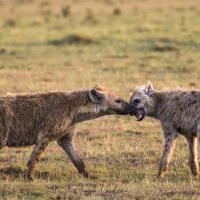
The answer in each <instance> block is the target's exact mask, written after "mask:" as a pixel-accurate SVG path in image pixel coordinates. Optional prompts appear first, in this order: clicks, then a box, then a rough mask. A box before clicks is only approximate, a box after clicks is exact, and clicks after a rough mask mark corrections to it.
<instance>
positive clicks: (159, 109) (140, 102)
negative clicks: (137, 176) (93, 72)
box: [130, 81, 200, 178]
mask: <svg viewBox="0 0 200 200" xmlns="http://www.w3.org/2000/svg"><path fill="white" fill-rule="evenodd" d="M130 104H131V105H133V106H135V107H136V109H137V111H136V118H137V120H138V121H140V120H142V119H143V118H144V117H145V116H149V117H153V118H155V119H158V120H160V122H161V124H162V128H163V132H164V138H165V145H164V149H163V154H162V159H161V161H160V165H159V171H158V176H157V178H161V177H163V176H164V174H165V172H166V171H167V168H168V164H169V162H170V159H171V155H172V152H173V149H174V146H175V142H176V138H177V136H178V133H179V134H181V135H183V136H184V137H185V138H186V140H187V142H188V148H189V160H188V161H189V166H190V169H191V172H192V174H193V175H198V174H199V167H198V160H197V135H198V134H200V133H199V127H200V126H199V125H200V91H193V90H192V91H188V90H182V89H181V90H173V91H155V90H154V89H153V86H152V84H151V82H150V81H149V82H147V84H146V86H143V87H141V88H139V89H137V90H136V91H134V92H133V94H132V96H131V98H130Z"/></svg>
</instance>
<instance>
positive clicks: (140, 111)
mask: <svg viewBox="0 0 200 200" xmlns="http://www.w3.org/2000/svg"><path fill="white" fill-rule="evenodd" d="M129 102H130V104H131V105H132V106H133V108H134V111H135V112H134V115H135V117H136V119H137V121H141V120H143V119H144V117H145V108H144V105H143V104H142V100H141V99H140V98H138V97H134V96H132V97H131V98H130V101H129Z"/></svg>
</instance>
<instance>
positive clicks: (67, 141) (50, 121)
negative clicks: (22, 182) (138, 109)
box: [0, 86, 134, 180]
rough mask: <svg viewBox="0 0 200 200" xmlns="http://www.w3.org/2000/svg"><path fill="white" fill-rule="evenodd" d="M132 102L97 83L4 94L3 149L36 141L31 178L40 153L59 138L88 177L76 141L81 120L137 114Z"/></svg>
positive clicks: (0, 102)
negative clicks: (89, 86)
mask: <svg viewBox="0 0 200 200" xmlns="http://www.w3.org/2000/svg"><path fill="white" fill-rule="evenodd" d="M133 112H134V110H133V108H132V106H131V105H130V104H129V103H127V102H125V101H124V100H123V99H122V98H120V97H119V96H118V95H116V94H115V93H114V92H112V91H110V90H108V89H106V88H103V87H100V86H94V87H93V88H92V89H90V90H78V91H72V92H50V93H41V94H33V95H19V96H10V97H1V98H0V149H1V148H3V147H4V146H8V147H20V146H27V145H33V144H35V146H34V149H33V151H32V154H31V157H30V160H29V162H28V164H27V166H28V175H27V176H28V179H30V180H32V179H33V178H34V171H35V168H36V166H37V164H38V162H39V160H40V157H41V155H42V153H43V151H44V150H45V148H46V147H47V145H48V144H49V143H50V142H52V141H57V142H58V145H60V146H61V147H62V148H63V149H64V151H65V152H66V153H67V155H68V156H69V157H70V159H71V161H72V162H73V164H74V165H75V167H76V168H77V170H78V171H79V172H80V173H82V174H83V175H84V177H88V176H89V174H88V172H87V170H86V167H85V165H84V162H83V161H82V159H81V158H80V157H79V155H78V153H77V151H76V148H75V146H74V143H73V138H74V135H75V127H76V124H77V123H80V122H83V121H86V120H91V119H94V118H98V117H101V116H104V115H109V114H118V115H126V114H131V115H132V114H133Z"/></svg>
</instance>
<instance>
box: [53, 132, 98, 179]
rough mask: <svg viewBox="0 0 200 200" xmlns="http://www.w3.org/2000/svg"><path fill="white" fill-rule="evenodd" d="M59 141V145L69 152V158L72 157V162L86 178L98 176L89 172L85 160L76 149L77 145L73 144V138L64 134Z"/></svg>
mask: <svg viewBox="0 0 200 200" xmlns="http://www.w3.org/2000/svg"><path fill="white" fill-rule="evenodd" d="M57 142H58V145H59V146H61V147H62V148H63V149H64V151H65V152H66V153H67V155H68V156H69V158H70V159H71V161H72V163H73V164H74V166H75V167H76V168H77V170H78V172H79V173H81V174H83V176H84V177H85V178H91V179H95V178H96V177H93V176H91V175H89V173H88V172H87V170H86V167H85V164H84V162H83V160H82V159H81V157H80V156H79V155H78V153H77V151H76V147H75V146H74V144H73V141H72V138H69V137H68V136H63V137H62V138H60V139H59V140H58V141H57Z"/></svg>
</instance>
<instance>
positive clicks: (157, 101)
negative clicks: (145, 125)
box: [149, 91, 165, 120]
mask: <svg viewBox="0 0 200 200" xmlns="http://www.w3.org/2000/svg"><path fill="white" fill-rule="evenodd" d="M164 100H165V93H164V92H161V91H156V92H155V93H154V95H153V103H154V107H153V109H152V111H151V112H150V114H149V116H150V117H153V118H155V119H158V120H159V119H160V118H159V117H160V115H159V113H160V109H161V108H162V107H163V106H162V105H163V104H164Z"/></svg>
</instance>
